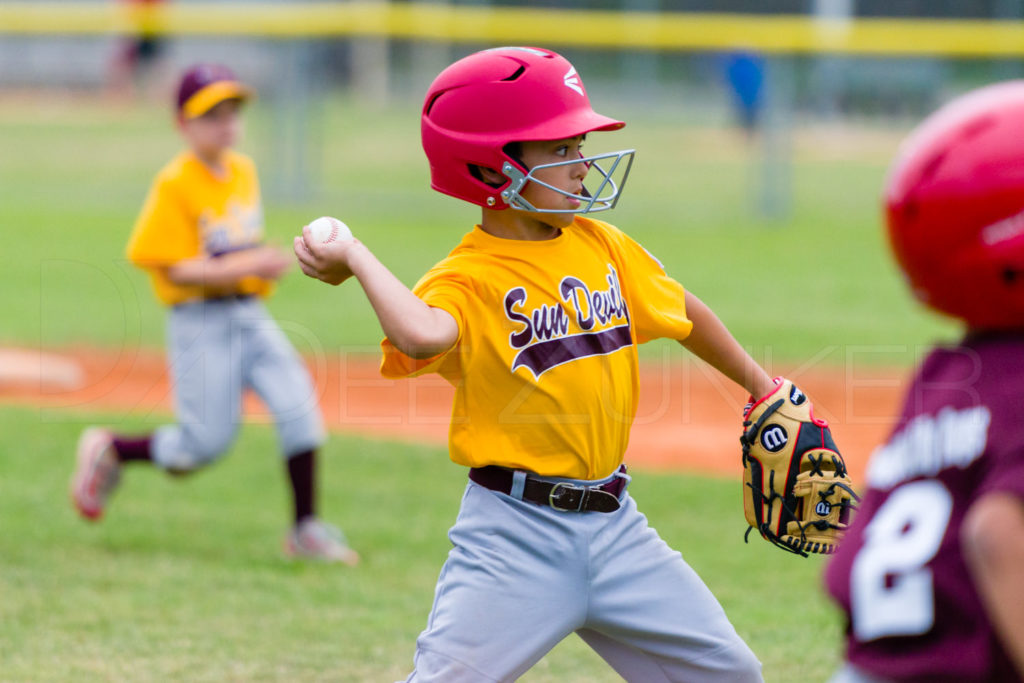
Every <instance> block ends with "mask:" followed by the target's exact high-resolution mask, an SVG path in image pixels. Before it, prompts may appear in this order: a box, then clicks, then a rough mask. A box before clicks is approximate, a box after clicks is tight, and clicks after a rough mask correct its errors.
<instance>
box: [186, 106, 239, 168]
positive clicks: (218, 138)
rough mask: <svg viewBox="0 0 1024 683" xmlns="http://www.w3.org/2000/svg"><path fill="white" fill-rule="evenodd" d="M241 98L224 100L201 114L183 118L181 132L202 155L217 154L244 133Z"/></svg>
mask: <svg viewBox="0 0 1024 683" xmlns="http://www.w3.org/2000/svg"><path fill="white" fill-rule="evenodd" d="M241 106H242V103H241V102H240V101H239V100H224V101H223V102H220V103H218V104H217V105H215V106H214V107H213V108H212V109H210V110H209V111H207V112H206V113H205V114H202V115H201V116H197V117H195V118H192V119H181V120H180V121H181V132H182V135H184V136H185V140H186V141H187V142H188V144H189V145H190V146H191V147H192V148H193V149H194V150H196V152H198V153H199V154H200V155H204V156H206V155H209V156H215V155H217V154H219V153H220V152H223V151H224V150H225V149H228V148H229V147H233V146H234V145H235V144H236V143H237V142H238V139H239V137H240V136H241V134H242V119H241V117H240V116H239V110H240V109H241Z"/></svg>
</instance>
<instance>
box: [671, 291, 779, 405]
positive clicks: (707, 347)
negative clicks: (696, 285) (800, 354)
mask: <svg viewBox="0 0 1024 683" xmlns="http://www.w3.org/2000/svg"><path fill="white" fill-rule="evenodd" d="M686 316H687V317H688V318H689V319H690V321H691V322H692V323H693V331H691V332H690V335H689V336H688V337H687V338H686V339H684V340H682V341H680V342H679V343H680V344H682V345H683V346H684V347H686V349H687V350H688V351H690V352H691V353H692V354H693V355H695V356H697V357H698V358H700V359H701V360H702V361H704V362H705V363H707V364H708V365H710V366H711V367H713V368H715V369H716V370H718V371H719V372H721V373H722V374H723V375H725V376H726V377H728V378H729V379H731V380H732V381H733V382H736V384H739V385H740V386H741V387H743V388H744V389H746V390H747V391H748V392H749V393H750V395H751V396H754V397H760V396H765V395H767V394H769V393H770V392H772V391H773V390H774V389H775V383H774V382H773V381H772V378H771V377H769V376H768V373H767V372H765V371H764V369H763V368H762V367H761V366H760V365H758V364H757V362H756V361H755V360H754V359H753V358H751V357H750V354H749V353H747V352H746V351H745V350H744V349H743V347H742V346H740V344H739V342H737V341H736V339H735V338H734V337H733V336H732V334H731V333H730V332H729V330H728V329H726V327H725V325H724V324H723V323H722V321H721V320H719V319H718V316H717V315H715V313H714V311H712V310H711V309H710V308H708V307H707V305H706V304H705V303H704V302H703V301H701V300H700V299H698V298H697V297H696V296H694V295H693V294H691V293H690V292H686Z"/></svg>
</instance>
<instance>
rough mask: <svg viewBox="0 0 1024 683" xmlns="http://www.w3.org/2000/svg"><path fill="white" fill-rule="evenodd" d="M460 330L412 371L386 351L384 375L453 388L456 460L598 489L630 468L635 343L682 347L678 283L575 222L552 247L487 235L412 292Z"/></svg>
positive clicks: (479, 234)
mask: <svg viewBox="0 0 1024 683" xmlns="http://www.w3.org/2000/svg"><path fill="white" fill-rule="evenodd" d="M413 291H414V292H415V293H416V295H417V296H419V297H420V298H421V299H422V300H423V301H425V302H426V303H427V304H428V305H430V306H434V307H437V308H441V309H444V310H445V311H447V312H449V313H451V314H452V316H454V318H455V320H456V321H457V322H458V325H459V339H458V341H457V342H456V344H455V346H454V347H453V348H452V349H450V350H449V351H447V352H445V353H443V354H441V355H439V356H437V357H435V358H431V359H429V360H420V361H417V360H414V359H412V358H410V357H408V356H406V355H405V354H403V353H401V352H400V351H398V350H397V349H396V348H395V347H394V346H392V345H391V343H390V342H389V341H388V340H386V339H385V340H384V342H383V343H382V349H383V352H384V359H383V363H382V365H381V372H382V373H383V374H384V375H385V376H388V377H403V376H412V375H418V374H422V373H425V372H437V373H440V374H441V375H442V376H443V377H444V378H445V379H447V380H448V381H449V382H450V383H452V384H453V385H454V386H455V402H454V406H453V408H452V423H451V431H450V434H449V441H450V453H451V458H452V460H454V461H455V462H457V463H459V464H461V465H466V466H469V467H482V466H485V465H500V466H503V467H510V468H514V469H525V470H530V471H532V472H536V473H537V474H540V475H543V476H558V477H570V478H575V479H596V478H600V477H604V476H607V475H609V474H611V473H612V472H613V471H614V470H615V469H616V468H617V467H618V466H619V465H620V464H621V462H622V456H623V454H624V453H625V451H626V446H627V444H628V442H629V430H630V427H631V425H632V422H633V418H634V416H635V415H636V409H637V400H638V393H639V387H638V380H637V353H636V345H637V344H638V343H643V342H646V341H649V340H651V339H656V338H659V337H668V338H673V339H685V338H686V336H687V335H688V334H689V333H690V330H691V328H692V326H693V325H692V323H691V322H690V321H689V319H687V317H686V309H685V303H684V290H683V287H682V285H680V284H679V283H678V282H676V281H675V280H673V279H672V278H670V277H669V276H668V275H666V274H665V271H664V269H663V268H662V267H661V264H660V263H659V262H658V261H657V260H656V259H655V258H654V257H653V256H651V255H650V254H649V253H648V252H647V251H646V250H645V249H644V248H643V247H641V246H640V245H639V244H637V243H636V242H635V241H633V240H632V239H630V238H629V237H627V236H626V235H625V234H623V233H622V232H621V231H619V230H618V229H616V228H615V227H613V226H611V225H609V224H607V223H603V222H601V221H596V220H591V219H588V218H584V217H581V216H577V217H576V218H575V220H574V222H573V224H572V225H571V226H570V227H568V228H566V229H565V230H563V231H562V234H561V235H559V236H558V237H557V238H555V239H552V240H544V241H520V240H506V239H501V238H498V237H494V236H493V235H490V234H488V233H486V232H484V231H483V230H482V229H480V227H479V226H477V227H476V228H475V229H474V230H473V231H472V232H471V233H469V234H467V235H466V236H465V237H464V238H463V240H462V242H461V243H460V244H459V245H458V246H457V247H456V248H455V249H454V250H453V251H452V252H451V254H449V255H448V258H446V259H445V260H443V261H441V262H440V263H439V264H437V265H436V266H434V267H433V268H432V269H431V270H430V271H429V272H428V273H427V274H426V275H425V276H424V277H423V278H422V279H421V280H420V281H419V283H417V285H416V287H415V288H414V289H413Z"/></svg>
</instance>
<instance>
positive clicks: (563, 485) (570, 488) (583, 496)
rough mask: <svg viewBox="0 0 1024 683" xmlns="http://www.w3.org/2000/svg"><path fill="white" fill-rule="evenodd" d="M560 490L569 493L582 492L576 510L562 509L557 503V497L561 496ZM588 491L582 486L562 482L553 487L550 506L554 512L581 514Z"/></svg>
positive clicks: (550, 494)
mask: <svg viewBox="0 0 1024 683" xmlns="http://www.w3.org/2000/svg"><path fill="white" fill-rule="evenodd" d="M560 489H566V490H567V491H580V492H581V493H580V502H579V505H577V506H576V507H575V508H566V507H560V506H558V505H557V504H556V503H555V497H556V496H560V495H561V494H559V493H558V491H559V490H560ZM586 491H587V489H586V488H584V487H582V486H573V485H572V484H566V483H565V482H564V481H560V482H558V483H557V484H555V485H554V486H552V487H551V491H550V492H549V493H548V505H549V506H551V508H552V509H553V510H557V511H558V512H579V511H580V510H582V509H583V501H584V500H585V499H586Z"/></svg>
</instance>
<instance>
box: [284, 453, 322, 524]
mask: <svg viewBox="0 0 1024 683" xmlns="http://www.w3.org/2000/svg"><path fill="white" fill-rule="evenodd" d="M288 478H289V479H291V482H292V502H293V503H294V504H295V523H296V524H298V523H299V522H301V521H302V520H303V519H305V518H306V517H312V516H313V515H314V514H316V506H315V498H316V490H315V485H314V483H315V481H314V480H315V479H316V451H303V452H302V453H296V454H295V455H293V456H291V457H290V458H288Z"/></svg>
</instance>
